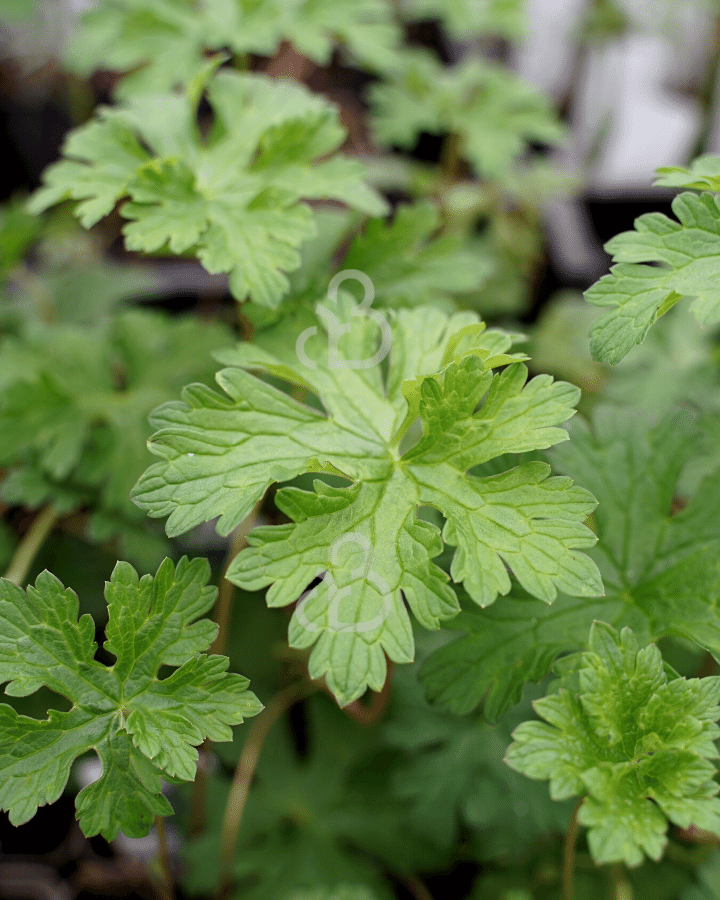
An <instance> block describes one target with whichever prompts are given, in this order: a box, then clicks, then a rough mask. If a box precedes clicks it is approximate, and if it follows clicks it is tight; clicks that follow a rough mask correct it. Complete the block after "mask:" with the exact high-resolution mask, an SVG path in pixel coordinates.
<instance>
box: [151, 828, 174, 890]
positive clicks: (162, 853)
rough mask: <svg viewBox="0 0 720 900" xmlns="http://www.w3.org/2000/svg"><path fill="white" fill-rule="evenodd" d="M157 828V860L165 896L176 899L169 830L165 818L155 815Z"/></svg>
mask: <svg viewBox="0 0 720 900" xmlns="http://www.w3.org/2000/svg"><path fill="white" fill-rule="evenodd" d="M155 828H156V829H157V836H158V855H157V861H158V863H159V864H160V871H161V872H162V874H163V880H164V882H165V885H164V886H165V896H166V898H167V900H175V884H174V881H173V874H172V866H171V865H170V852H169V850H168V841H167V832H166V831H165V819H163V817H162V816H155Z"/></svg>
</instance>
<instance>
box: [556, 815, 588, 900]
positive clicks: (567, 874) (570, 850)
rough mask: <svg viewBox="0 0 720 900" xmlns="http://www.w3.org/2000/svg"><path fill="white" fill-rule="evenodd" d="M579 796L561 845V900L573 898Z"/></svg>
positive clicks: (578, 827)
mask: <svg viewBox="0 0 720 900" xmlns="http://www.w3.org/2000/svg"><path fill="white" fill-rule="evenodd" d="M584 799H585V798H584V797H581V798H580V799H579V800H578V802H577V803H576V804H575V809H574V810H573V813H572V816H571V817H570V824H569V825H568V829H567V832H566V834H565V846H564V847H563V870H562V886H563V900H575V890H574V888H573V872H574V870H575V847H576V845H577V838H578V832H579V831H580V823H579V822H578V813H579V812H580V807H581V806H582V803H583V800H584Z"/></svg>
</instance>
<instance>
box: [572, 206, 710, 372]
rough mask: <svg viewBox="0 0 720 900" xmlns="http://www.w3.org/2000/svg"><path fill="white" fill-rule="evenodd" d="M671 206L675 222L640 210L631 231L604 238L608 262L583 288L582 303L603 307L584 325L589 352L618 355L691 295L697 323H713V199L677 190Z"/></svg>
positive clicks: (617, 358)
mask: <svg viewBox="0 0 720 900" xmlns="http://www.w3.org/2000/svg"><path fill="white" fill-rule="evenodd" d="M672 210H673V213H674V214H675V216H676V217H677V221H675V220H673V219H670V218H668V217H667V216H665V215H663V214H662V213H646V214H645V215H642V216H640V217H639V218H638V219H636V220H635V230H634V231H626V232H623V233H622V234H619V235H616V236H615V237H614V238H612V239H611V240H610V241H608V243H607V244H606V245H605V249H606V250H607V251H608V253H611V254H612V256H613V261H614V262H615V263H616V265H614V266H613V267H612V268H611V270H610V273H609V274H608V275H603V277H602V278H601V279H600V280H599V281H597V282H596V283H595V284H594V285H592V287H590V288H589V290H587V291H586V292H585V298H586V299H587V300H588V302H590V303H592V304H594V305H595V306H601V307H608V308H609V311H608V312H606V313H604V315H602V316H600V318H599V319H597V320H596V321H595V322H593V324H592V326H591V328H590V344H591V349H592V352H593V356H594V357H595V359H598V360H604V361H606V362H609V363H617V362H619V361H620V360H621V359H622V358H623V357H624V356H626V354H627V353H628V352H629V351H630V350H631V349H632V348H633V347H634V346H635V345H636V344H640V343H642V341H643V340H644V338H645V335H646V334H647V332H648V330H649V329H650V327H651V326H652V324H653V323H654V322H655V321H656V319H657V318H658V317H659V316H661V315H663V313H665V312H667V310H668V309H670V308H671V307H672V306H674V305H675V303H677V302H678V301H679V300H681V299H683V298H691V299H692V302H691V303H690V310H691V311H692V312H693V314H694V315H695V318H696V319H697V320H698V322H699V323H700V324H701V325H715V324H717V323H718V322H720V294H719V293H718V290H717V288H716V287H715V284H716V281H717V276H718V273H719V272H720V199H719V198H718V197H716V196H714V195H712V194H709V193H704V194H700V195H697V194H691V193H684V194H680V195H679V196H678V197H676V198H675V199H674V200H673V203H672Z"/></svg>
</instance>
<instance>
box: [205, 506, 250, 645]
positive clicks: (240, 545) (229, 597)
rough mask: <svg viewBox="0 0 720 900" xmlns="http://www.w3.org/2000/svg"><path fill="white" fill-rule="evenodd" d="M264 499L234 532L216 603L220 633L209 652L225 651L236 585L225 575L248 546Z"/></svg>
mask: <svg viewBox="0 0 720 900" xmlns="http://www.w3.org/2000/svg"><path fill="white" fill-rule="evenodd" d="M261 506H262V500H259V501H258V502H257V503H256V504H255V506H254V507H253V509H252V511H251V512H250V514H249V515H248V516H247V517H246V518H245V519H244V520H243V522H241V523H240V525H238V527H237V528H236V529H235V531H234V532H233V536H232V540H231V542H230V546H229V548H228V552H227V556H226V557H225V564H224V565H223V571H222V575H221V576H220V584H219V585H218V597H217V602H216V604H215V611H214V617H215V621H216V622H217V624H218V633H217V634H216V635H215V640H214V641H213V642H212V644H211V646H210V650H209V651H208V652H209V653H220V654H222V653H224V652H225V647H226V646H227V638H228V631H229V629H230V619H231V618H232V608H233V597H234V595H235V585H234V584H233V583H232V582H231V581H228V580H227V578H226V577H225V574H226V573H227V570H228V569H229V568H230V566H231V565H232V563H233V560H234V559H235V557H236V556H237V555H238V553H240V551H241V550H244V549H245V547H246V546H247V537H248V534H250V532H251V531H252V530H253V528H254V527H255V523H256V522H257V518H258V515H259V514H260V507H261Z"/></svg>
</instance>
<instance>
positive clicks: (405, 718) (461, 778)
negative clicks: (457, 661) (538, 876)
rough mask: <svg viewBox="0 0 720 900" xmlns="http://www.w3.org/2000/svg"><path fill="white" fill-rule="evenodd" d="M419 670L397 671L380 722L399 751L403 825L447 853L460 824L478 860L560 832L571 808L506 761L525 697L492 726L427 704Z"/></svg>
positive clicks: (396, 786)
mask: <svg viewBox="0 0 720 900" xmlns="http://www.w3.org/2000/svg"><path fill="white" fill-rule="evenodd" d="M586 636H587V635H586ZM416 675H417V673H416V671H415V667H411V666H408V667H403V668H402V669H399V670H396V671H395V673H394V675H393V687H392V696H391V700H390V706H389V710H388V713H387V715H386V716H385V719H384V721H383V725H382V737H383V741H384V742H385V743H387V744H389V745H390V746H392V747H396V748H398V749H401V750H402V751H403V757H402V759H401V760H400V761H398V762H397V763H396V765H395V766H393V770H392V790H393V795H394V796H396V797H397V798H400V799H403V800H405V801H406V802H409V804H410V808H409V809H408V810H407V811H406V812H405V820H404V821H403V823H402V825H401V829H402V830H403V831H407V832H408V833H411V834H417V835H419V836H420V838H421V839H422V840H423V841H425V843H427V844H428V845H431V846H432V845H436V846H440V847H442V848H444V849H446V850H447V851H448V852H452V848H453V847H454V846H455V845H456V843H457V841H458V838H459V835H460V826H461V823H462V825H464V826H466V827H469V829H471V830H472V832H473V838H474V840H475V846H477V847H478V848H482V850H481V853H482V856H481V857H480V858H482V859H492V858H496V857H498V856H502V857H507V856H510V857H511V858H512V857H515V858H517V857H518V856H519V855H520V854H522V853H523V851H524V850H526V849H527V848H528V847H529V846H531V845H532V844H533V842H534V841H537V840H538V838H540V837H549V836H550V835H551V834H552V833H553V832H559V833H562V832H563V831H564V830H565V828H566V826H567V822H568V819H569V817H570V813H571V807H570V808H567V807H563V806H561V805H559V804H554V803H552V802H550V801H549V799H548V796H547V792H546V791H545V789H544V788H543V787H542V786H541V785H527V784H524V783H523V779H522V778H521V777H520V776H519V775H518V774H517V773H515V772H511V771H509V770H508V768H507V766H505V765H503V756H504V754H505V751H506V749H507V746H508V743H509V740H510V732H511V731H512V728H513V725H514V724H519V723H520V722H521V721H523V718H525V717H527V715H528V714H529V713H530V704H529V702H526V703H524V704H523V706H522V707H521V708H520V709H519V710H514V711H513V715H512V717H511V718H512V721H505V722H503V723H502V725H501V726H491V725H488V724H487V722H484V721H482V719H480V718H478V717H477V716H475V717H473V716H470V717H468V716H456V715H452V714H450V713H448V712H446V711H444V710H440V709H438V708H437V706H431V705H430V704H428V702H427V701H426V700H425V699H424V698H423V691H422V686H421V684H420V683H419V682H418V680H417V677H416ZM509 797H511V798H520V797H522V800H518V799H515V801H514V802H513V803H509V802H508V798H509Z"/></svg>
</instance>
